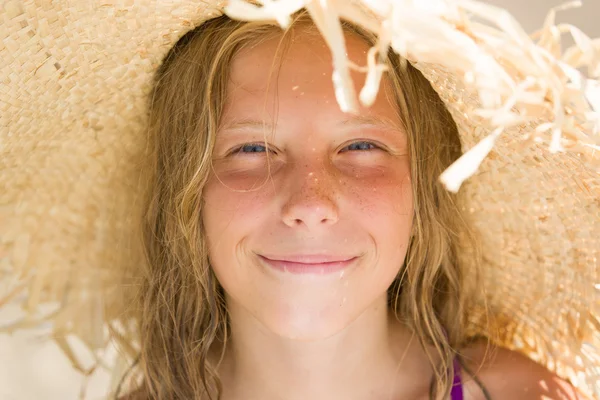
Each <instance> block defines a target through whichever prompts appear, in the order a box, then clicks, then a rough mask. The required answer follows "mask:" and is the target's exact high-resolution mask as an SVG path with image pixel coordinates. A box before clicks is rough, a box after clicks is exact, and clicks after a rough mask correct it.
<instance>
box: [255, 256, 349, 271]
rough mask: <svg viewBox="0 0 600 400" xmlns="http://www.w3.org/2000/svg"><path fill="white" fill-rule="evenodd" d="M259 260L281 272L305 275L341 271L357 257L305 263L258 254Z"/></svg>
mask: <svg viewBox="0 0 600 400" xmlns="http://www.w3.org/2000/svg"><path fill="white" fill-rule="evenodd" d="M259 257H260V259H261V260H263V261H264V262H265V263H266V264H267V265H269V266H270V267H272V268H274V269H276V270H278V271H281V272H289V273H290V274H297V275H305V274H313V275H325V274H331V273H334V272H339V271H342V270H344V269H346V268H348V267H349V266H350V265H352V264H353V263H354V261H356V258H357V257H354V258H351V259H349V260H346V261H335V262H326V263H318V264H305V263H297V262H291V261H277V260H271V259H268V258H265V257H263V256H259Z"/></svg>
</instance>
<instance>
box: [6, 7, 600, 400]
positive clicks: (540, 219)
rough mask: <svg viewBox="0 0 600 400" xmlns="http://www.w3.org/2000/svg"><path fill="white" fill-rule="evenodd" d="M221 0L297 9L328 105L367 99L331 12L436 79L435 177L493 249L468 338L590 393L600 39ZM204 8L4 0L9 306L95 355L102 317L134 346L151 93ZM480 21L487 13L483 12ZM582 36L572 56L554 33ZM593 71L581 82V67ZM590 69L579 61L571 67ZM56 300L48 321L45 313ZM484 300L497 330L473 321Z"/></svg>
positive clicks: (426, 16) (480, 315) (597, 384)
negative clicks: (319, 38) (326, 69)
mask: <svg viewBox="0 0 600 400" xmlns="http://www.w3.org/2000/svg"><path fill="white" fill-rule="evenodd" d="M261 3H262V4H263V7H262V8H257V7H256V6H254V5H252V4H248V3H244V2H241V1H230V2H229V8H228V9H227V10H226V12H227V13H228V14H229V15H230V16H231V17H233V18H241V19H264V18H268V19H275V20H276V21H277V22H278V23H279V24H280V25H282V26H285V25H286V23H287V22H288V17H289V15H290V14H291V13H293V12H294V11H296V10H297V9H298V8H299V7H300V6H306V7H307V9H308V10H309V12H310V14H311V15H312V16H313V18H314V19H315V20H316V22H317V26H318V27H319V29H320V30H321V31H322V33H323V34H324V36H325V37H326V38H327V41H328V44H329V45H330V47H331V48H332V51H333V55H334V60H335V61H336V62H335V65H336V68H337V69H336V75H337V76H336V79H335V83H336V85H338V89H339V90H337V91H336V93H338V102H339V103H340V106H342V108H343V109H345V110H348V111H351V110H352V109H353V108H354V107H356V105H357V102H358V101H362V102H363V104H369V103H370V101H372V99H373V98H374V96H375V94H376V91H377V87H378V84H377V83H378V80H379V78H380V77H381V68H378V66H377V63H376V59H377V57H376V52H375V51H373V52H371V53H369V56H368V57H367V59H365V60H364V64H363V65H365V66H367V67H368V68H367V70H368V73H367V74H366V84H365V86H364V88H362V89H361V90H360V94H359V95H357V94H356V93H355V88H353V87H352V83H351V81H350V80H349V79H348V76H349V75H348V68H349V64H348V62H347V60H346V58H345V53H344V46H343V42H342V36H341V31H340V30H339V28H338V26H339V25H338V21H339V19H338V18H339V17H344V18H346V19H350V20H352V21H354V22H356V23H358V24H360V25H362V26H363V27H365V28H367V29H369V30H372V31H374V32H376V33H378V34H379V38H380V45H379V46H378V48H382V49H385V48H387V46H388V45H391V46H392V48H393V49H394V50H395V51H396V52H397V53H399V54H400V55H402V56H404V57H405V58H407V59H408V60H410V61H411V62H412V63H413V64H414V65H415V66H416V67H417V68H419V69H420V70H421V71H422V72H423V74H424V75H425V76H426V77H427V78H428V79H429V80H430V82H431V83H432V85H433V87H434V88H435V90H436V91H437V92H438V93H439V95H440V97H441V98H442V99H443V100H444V102H445V103H446V105H447V106H448V108H449V110H450V111H451V113H452V115H453V117H454V119H455V121H456V122H457V124H458V127H459V132H460V137H461V142H462V146H463V152H464V156H463V157H462V158H461V159H459V160H458V161H457V162H456V163H455V164H454V165H453V166H452V167H450V168H449V169H448V170H447V171H446V172H445V173H444V174H443V175H442V176H441V178H440V179H442V181H443V182H444V184H445V185H446V187H447V188H448V189H449V190H453V191H456V190H458V189H459V187H461V184H462V188H461V189H460V190H464V191H465V193H466V194H467V196H466V197H467V199H468V200H467V201H466V203H465V204H464V207H465V209H466V210H468V211H469V212H470V216H471V217H472V218H473V221H474V224H475V226H476V228H477V229H478V233H479V234H480V236H481V240H482V243H483V244H484V260H485V265H484V266H483V270H484V274H485V282H484V287H483V290H482V293H481V296H480V299H479V302H478V303H477V304H473V305H471V306H472V308H473V310H474V315H475V318H474V320H473V321H472V324H471V333H473V334H474V333H480V334H484V335H487V336H490V337H492V338H494V339H493V340H495V341H496V342H497V343H498V344H500V345H502V346H505V347H508V348H511V349H514V350H518V351H520V352H523V353H524V354H527V355H528V356H529V357H531V358H532V359H534V360H536V361H538V362H540V363H542V364H544V365H545V366H546V367H547V368H548V369H550V370H552V371H555V372H556V373H558V374H559V375H560V376H562V377H563V378H566V379H569V380H570V381H571V382H572V383H573V384H575V385H576V386H578V387H579V388H581V390H582V391H584V392H587V393H590V394H593V395H595V396H596V397H597V398H600V114H599V113H600V84H599V83H598V82H597V81H594V80H592V79H589V78H598V77H599V76H600V43H599V42H598V41H592V40H590V39H589V38H587V37H586V36H585V35H583V34H582V33H581V32H580V31H578V30H577V29H576V28H574V27H569V26H564V25H561V26H556V25H555V23H554V12H555V11H556V10H552V11H551V12H550V13H549V14H548V18H547V19H546V23H545V25H544V27H543V29H542V30H541V31H540V32H538V34H537V36H536V37H535V38H532V37H529V36H527V35H526V34H525V33H524V32H523V30H522V29H521V28H520V26H519V25H518V24H517V23H516V22H515V21H514V20H513V19H511V18H510V17H509V15H508V14H507V13H505V12H504V11H503V10H501V9H498V8H494V7H492V6H489V5H486V4H484V3H479V2H475V1H460V2H453V1H449V0H418V1H416V0H415V1H402V2H400V1H397V2H392V1H390V0H379V1H376V0H369V1H367V0H362V1H353V2H350V1H341V0H321V1H310V0H281V1H278V2H273V1H270V0H268V1H267V0H263V1H262V2H261ZM222 6H223V4H222V2H215V1H198V0H171V1H154V0H139V1H135V2H134V1H125V0H108V1H102V2H90V1H88V0H70V1H61V2H34V1H25V0H23V1H13V0H4V1H3V4H2V5H1V6H0V20H1V21H2V23H1V24H0V37H1V38H2V40H0V188H1V190H0V282H1V286H0V290H1V291H0V305H2V304H7V303H11V304H20V305H22V306H23V307H24V308H25V310H27V312H28V313H27V316H26V317H24V318H23V319H21V320H18V321H13V323H11V324H8V325H3V326H1V327H0V329H2V331H10V332H12V331H15V330H17V329H20V328H24V327H28V326H35V325H37V324H40V323H42V322H44V321H50V322H51V323H52V326H53V329H54V332H55V333H56V339H55V340H57V341H58V343H59V344H60V345H61V347H62V348H63V350H64V351H65V354H66V355H67V356H69V357H70V358H71V360H72V362H73V363H74V365H75V366H76V367H79V368H82V367H81V366H78V365H77V357H76V356H75V355H74V354H73V353H72V352H71V350H70V348H69V346H68V344H67V342H66V341H65V340H64V336H65V335H66V334H72V335H75V336H77V337H79V338H80V339H81V340H82V341H83V342H84V343H85V344H86V345H87V346H88V347H89V348H90V349H91V350H93V351H96V350H98V349H102V348H104V347H105V346H106V345H107V340H108V336H107V331H106V327H107V326H108V325H111V326H113V327H115V328H116V329H117V331H118V332H120V333H121V335H122V337H121V339H123V343H125V344H129V345H130V346H131V348H130V352H131V353H132V354H134V353H135V350H136V346H137V344H136V342H135V339H134V338H135V331H134V328H132V326H134V325H133V324H131V320H132V318H135V315H134V313H133V312H131V311H130V310H128V309H127V308H126V307H125V305H126V304H128V302H129V301H131V296H132V294H131V292H132V291H131V290H127V288H126V287H125V288H124V285H125V283H124V282H129V283H132V282H133V283H134V280H135V275H136V270H137V268H139V266H140V265H142V264H143V255H142V250H141V245H140V240H139V237H140V234H139V232H138V226H139V224H138V222H139V216H140V214H141V212H140V210H139V208H140V204H139V201H140V193H141V191H142V189H143V186H144V182H145V176H144V158H145V156H146V154H145V143H144V126H145V118H146V117H145V108H144V107H145V105H146V96H147V94H148V93H149V91H150V85H151V80H152V76H153V73H154V72H155V71H156V69H157V68H158V66H159V65H160V63H161V60H162V58H163V57H164V56H165V55H166V53H167V52H168V50H169V49H170V48H171V47H172V46H173V45H174V44H175V43H176V42H177V40H178V39H179V38H180V37H181V36H183V35H184V34H185V33H186V32H187V31H189V30H191V29H192V28H194V27H195V26H197V25H199V24H200V23H202V22H203V21H205V20H206V19H208V18H211V17H215V16H218V15H221V14H222V13H223V7H222ZM476 21H483V22H476ZM566 31H571V33H573V37H574V39H575V42H576V45H575V46H574V47H572V48H570V49H568V50H566V51H564V52H561V50H560V46H559V39H560V35H559V34H558V33H559V32H566ZM580 67H587V71H586V74H587V75H588V78H586V77H585V76H584V75H583V74H582V73H580V72H579V70H578V69H577V68H580ZM580 69H582V68H580ZM46 304H50V305H52V306H54V309H52V311H51V312H50V314H48V315H40V311H39V310H40V307H41V306H42V305H46ZM483 304H487V306H488V308H489V310H490V311H491V312H492V314H491V315H490V317H491V318H490V320H489V322H490V323H489V325H484V324H483V323H482V321H483V320H484V319H485V318H486V316H485V315H484V311H483V310H484V308H483V307H482V305H483Z"/></svg>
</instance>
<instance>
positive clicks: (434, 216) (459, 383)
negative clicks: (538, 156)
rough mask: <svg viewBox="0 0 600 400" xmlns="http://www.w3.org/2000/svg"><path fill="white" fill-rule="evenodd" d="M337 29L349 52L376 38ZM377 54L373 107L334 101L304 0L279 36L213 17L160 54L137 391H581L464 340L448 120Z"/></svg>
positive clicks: (468, 278)
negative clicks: (384, 67)
mask: <svg viewBox="0 0 600 400" xmlns="http://www.w3.org/2000/svg"><path fill="white" fill-rule="evenodd" d="M344 29H345V41H346V46H347V53H348V57H349V59H350V61H351V62H354V63H356V64H359V63H360V60H361V59H362V58H364V56H365V55H366V54H367V52H368V50H369V48H370V47H371V46H372V45H373V44H374V38H373V37H371V36H369V35H368V34H366V33H365V32H363V31H361V30H359V29H357V28H356V27H353V26H352V25H351V24H348V23H346V24H344ZM387 61H388V65H389V73H388V74H386V75H385V76H384V78H383V80H382V82H381V87H380V94H379V95H378V96H377V98H376V100H375V102H374V104H373V105H372V106H371V107H369V108H366V107H361V108H360V110H359V112H358V113H356V114H347V113H343V112H342V111H340V108H339V106H338V104H337V101H336V97H335V93H334V89H333V87H332V85H331V84H330V79H331V78H330V77H331V74H332V60H331V55H330V51H329V48H328V46H327V44H326V43H325V41H324V40H323V39H322V38H321V36H320V34H319V32H318V31H317V29H316V28H315V27H314V25H312V23H311V22H310V19H309V18H308V17H307V15H306V13H299V14H297V15H296V16H295V18H294V20H293V23H292V25H291V27H290V28H289V29H287V30H286V31H285V32H283V33H281V30H280V29H279V28H278V27H276V26H274V25H272V24H265V23H244V22H238V21H234V20H231V19H229V18H228V17H225V16H223V17H219V18H215V19H213V20H210V21H208V22H206V23H204V24H203V25H201V26H200V27H198V28H197V29H195V30H193V31H191V32H189V33H188V34H186V35H185V36H184V37H183V38H182V39H181V40H180V41H179V42H178V43H177V45H176V46H175V47H174V48H173V49H172V50H171V52H170V53H169V55H168V56H167V57H166V59H165V61H164V63H163V65H162V67H161V68H160V70H159V71H158V73H157V76H156V80H155V82H156V83H155V87H154V91H153V92H152V95H151V104H150V117H151V127H152V129H151V133H152V136H151V143H152V146H153V154H154V157H155V168H156V180H155V182H154V186H153V188H152V191H151V193H152V196H151V201H150V204H149V208H148V214H147V219H146V235H145V237H146V242H145V243H146V248H147V251H148V255H149V260H150V263H149V270H148V274H147V275H146V276H144V286H143V289H142V298H143V305H144V306H143V318H142V324H141V326H140V331H141V332H142V341H141V343H142V350H141V359H140V362H141V365H142V367H143V372H144V373H143V376H144V382H143V385H142V387H141V389H140V390H141V392H140V393H139V394H138V395H139V396H140V398H156V399H171V398H177V399H191V398H202V399H204V398H207V399H208V398H217V397H219V396H220V397H219V398H222V399H245V400H250V399H257V400H258V399H289V400H292V399H327V400H330V399H365V400H366V399H446V398H448V396H449V395H451V398H452V399H454V400H457V399H463V398H464V399H488V400H489V399H542V398H552V399H559V398H560V399H577V398H583V397H581V396H579V395H578V394H577V393H576V391H575V390H574V389H573V388H572V387H570V386H569V385H568V384H567V383H566V382H565V381H563V380H561V379H559V378H558V377H557V376H556V375H554V374H552V373H550V372H549V371H547V370H545V369H544V368H543V367H541V366H540V365H538V364H536V363H534V362H533V361H531V360H529V359H528V358H526V357H524V356H521V355H519V354H518V353H514V352H511V351H508V350H503V349H500V348H496V347H492V346H490V345H489V343H487V342H485V341H483V340H479V341H472V342H470V343H468V342H467V337H466V332H465V318H466V314H465V302H466V301H468V300H469V299H470V296H471V290H472V289H473V284H474V283H475V284H476V280H474V279H473V276H472V274H475V273H476V272H477V271H465V270H463V268H461V264H460V255H459V252H460V251H461V249H460V248H459V246H458V240H457V238H458V232H463V233H466V234H467V235H468V237H469V241H468V243H469V247H470V248H471V249H473V248H474V247H475V246H476V245H477V243H476V241H475V238H474V237H473V236H472V235H470V234H469V231H468V226H467V224H466V222H465V219H464V218H463V216H461V210H460V208H459V200H458V199H457V197H456V196H454V195H452V194H450V193H448V192H447V191H446V190H445V189H444V188H443V186H442V185H441V183H439V182H438V181H437V177H438V176H439V175H440V174H441V173H442V172H443V171H444V170H445V169H446V168H447V167H448V166H449V165H450V164H451V163H452V162H453V161H455V160H456V159H457V158H458V157H459V156H460V154H461V149H460V142H459V139H458V134H457V128H456V125H455V123H454V122H453V120H452V117H451V116H450V115H449V113H448V111H447V110H446V108H445V106H444V104H443V103H442V101H441V100H440V98H439V97H438V95H437V94H436V93H435V92H434V91H433V89H432V88H431V85H430V84H429V82H428V81H427V80H426V79H425V78H424V77H423V76H422V75H421V73H419V72H418V71H417V70H415V69H414V68H413V67H412V66H411V65H410V64H403V63H402V62H400V61H398V60H397V58H394V57H393V56H392V55H391V54H390V57H388V60H387ZM361 75H362V74H360V73H358V72H353V73H352V78H353V80H354V81H355V84H356V85H358V84H359V82H360V79H361ZM470 254H477V253H476V252H470Z"/></svg>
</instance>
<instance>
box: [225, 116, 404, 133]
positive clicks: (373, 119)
mask: <svg viewBox="0 0 600 400" xmlns="http://www.w3.org/2000/svg"><path fill="white" fill-rule="evenodd" d="M338 126H342V127H346V126H347V127H372V128H384V129H388V130H389V129H392V130H403V127H402V125H401V124H398V123H396V122H394V121H392V120H391V119H390V118H386V117H382V116H376V115H350V116H349V117H348V118H346V119H344V120H342V121H340V122H339V123H338ZM257 128H262V129H265V128H266V129H273V125H272V124H271V123H269V122H266V121H261V120H257V119H251V118H243V119H235V120H233V121H231V122H228V123H226V124H224V125H223V126H222V127H221V128H220V129H221V130H241V129H257Z"/></svg>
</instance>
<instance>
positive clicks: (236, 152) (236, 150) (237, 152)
mask: <svg viewBox="0 0 600 400" xmlns="http://www.w3.org/2000/svg"><path fill="white" fill-rule="evenodd" d="M364 143H367V144H369V145H371V146H373V148H372V149H367V150H363V151H368V150H380V149H381V147H380V146H378V145H376V144H375V143H373V142H370V141H368V140H358V141H356V142H352V143H350V144H349V145H348V146H346V147H344V149H346V148H348V147H350V146H353V145H356V144H364ZM247 146H260V147H264V148H266V146H264V145H263V144H261V143H244V144H242V145H240V146H238V147H236V148H234V149H233V150H232V151H231V152H230V155H233V156H236V155H241V154H253V153H258V152H253V151H251V152H242V149H243V148H244V147H247Z"/></svg>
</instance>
